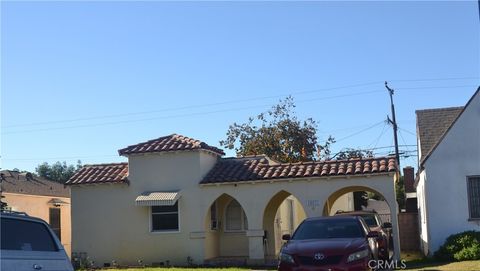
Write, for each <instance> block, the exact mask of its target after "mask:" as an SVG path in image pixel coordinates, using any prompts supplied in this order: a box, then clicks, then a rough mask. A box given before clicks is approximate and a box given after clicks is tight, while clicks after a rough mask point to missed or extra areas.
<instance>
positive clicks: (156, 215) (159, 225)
mask: <svg viewBox="0 0 480 271" xmlns="http://www.w3.org/2000/svg"><path fill="white" fill-rule="evenodd" d="M151 231H152V232H155V231H178V202H177V203H175V205H172V206H152V230H151Z"/></svg>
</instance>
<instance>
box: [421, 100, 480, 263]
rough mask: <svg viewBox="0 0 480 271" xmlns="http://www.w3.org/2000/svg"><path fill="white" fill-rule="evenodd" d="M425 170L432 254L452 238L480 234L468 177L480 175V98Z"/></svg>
mask: <svg viewBox="0 0 480 271" xmlns="http://www.w3.org/2000/svg"><path fill="white" fill-rule="evenodd" d="M424 166H425V170H424V171H425V174H426V175H425V176H424V178H423V181H424V182H425V183H424V184H423V185H425V192H426V195H423V196H422V197H423V198H422V200H423V199H425V200H426V207H427V212H426V215H427V223H428V236H429V238H428V239H429V244H428V247H429V253H430V254H431V253H433V252H435V251H436V250H438V248H439V247H440V245H442V244H443V243H444V241H445V239H446V238H447V237H448V236H449V235H451V234H455V233H458V232H462V231H466V230H480V221H469V211H468V197H467V181H466V177H467V176H471V175H480V95H477V96H476V97H474V98H473V100H472V101H471V103H470V104H469V106H468V107H467V108H466V109H465V111H464V112H463V114H462V115H461V116H460V118H459V119H458V120H457V122H456V123H455V124H454V125H453V126H452V128H451V129H450V131H449V132H448V133H447V134H446V136H445V137H444V139H443V141H442V142H441V143H440V144H439V145H438V146H437V148H436V150H435V151H434V152H433V153H432V154H431V156H430V157H429V158H428V159H427V160H426V162H425V164H424ZM421 187H422V186H420V189H421ZM418 189H419V187H417V193H418V192H419V191H418ZM420 192H421V191H420ZM419 204H422V201H421V199H420V198H419ZM422 230H423V228H422Z"/></svg>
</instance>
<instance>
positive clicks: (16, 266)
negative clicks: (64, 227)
mask: <svg viewBox="0 0 480 271" xmlns="http://www.w3.org/2000/svg"><path fill="white" fill-rule="evenodd" d="M0 220H1V232H2V234H1V249H2V251H1V253H0V260H1V264H0V270H5V271H35V270H41V271H73V267H72V264H71V263H70V260H69V259H68V257H67V254H66V253H65V250H64V248H63V246H62V244H61V243H60V241H59V240H58V239H57V237H56V236H55V234H54V233H53V231H52V230H51V229H50V227H49V226H48V224H47V223H46V222H45V221H43V220H41V219H39V218H34V217H29V216H27V215H26V214H22V213H5V212H1V214H0Z"/></svg>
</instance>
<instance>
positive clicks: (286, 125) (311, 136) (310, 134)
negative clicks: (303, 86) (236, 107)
mask: <svg viewBox="0 0 480 271" xmlns="http://www.w3.org/2000/svg"><path fill="white" fill-rule="evenodd" d="M294 108H295V104H294V102H293V98H292V97H288V98H286V99H285V100H283V101H280V103H279V104H278V105H275V106H273V107H272V108H271V109H270V110H269V111H267V112H264V113H261V114H259V115H258V116H256V117H251V118H249V119H248V121H247V122H246V123H243V124H237V123H233V124H232V125H230V127H229V129H228V131H227V138H226V139H225V140H222V141H220V145H222V146H223V147H226V148H228V149H235V151H236V152H237V155H242V156H246V155H259V154H265V155H268V156H269V157H271V158H273V159H275V160H277V161H280V162H300V161H312V160H315V159H318V158H322V157H325V156H328V155H329V154H330V148H329V147H330V144H332V143H333V142H334V141H333V138H332V137H329V138H328V139H327V140H326V142H325V143H324V144H323V145H321V144H319V143H318V138H317V124H316V122H315V121H314V120H313V119H311V118H309V119H306V120H303V121H301V120H299V119H298V118H297V117H296V116H295V115H294V112H293V109H294Z"/></svg>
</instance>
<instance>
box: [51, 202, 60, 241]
mask: <svg viewBox="0 0 480 271" xmlns="http://www.w3.org/2000/svg"><path fill="white" fill-rule="evenodd" d="M48 224H50V228H52V230H53V232H54V233H55V234H56V235H57V237H58V240H62V238H61V236H62V234H61V233H62V232H61V230H60V208H50V215H49V221H48Z"/></svg>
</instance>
